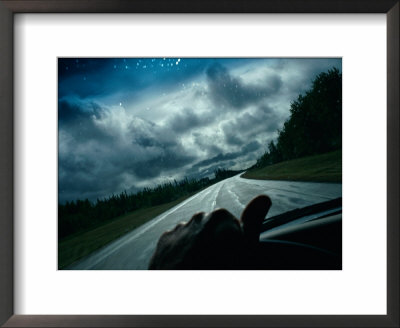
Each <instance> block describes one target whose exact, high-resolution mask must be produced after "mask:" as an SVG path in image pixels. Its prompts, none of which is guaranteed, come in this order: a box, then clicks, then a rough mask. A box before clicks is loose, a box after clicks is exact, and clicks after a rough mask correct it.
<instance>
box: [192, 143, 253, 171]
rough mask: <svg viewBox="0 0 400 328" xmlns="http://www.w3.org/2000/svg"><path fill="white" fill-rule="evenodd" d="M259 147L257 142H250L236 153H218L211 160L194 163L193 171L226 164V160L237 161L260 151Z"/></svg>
mask: <svg viewBox="0 0 400 328" xmlns="http://www.w3.org/2000/svg"><path fill="white" fill-rule="evenodd" d="M260 147H261V145H260V143H259V142H258V141H251V142H249V143H248V144H246V145H245V146H244V147H243V148H241V150H239V151H236V152H228V153H224V154H223V153H220V154H218V155H217V156H214V157H212V158H208V159H206V160H203V161H200V162H198V163H196V164H195V165H193V166H192V168H193V169H198V168H202V167H206V166H208V165H210V164H215V165H217V166H218V165H221V164H222V163H223V162H226V161H228V160H234V159H238V158H239V157H241V156H244V155H247V154H248V153H251V152H253V151H255V150H258V149H260Z"/></svg>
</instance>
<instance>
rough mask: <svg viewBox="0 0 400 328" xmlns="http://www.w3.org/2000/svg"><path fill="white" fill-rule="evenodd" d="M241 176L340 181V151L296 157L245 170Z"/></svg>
mask: <svg viewBox="0 0 400 328" xmlns="http://www.w3.org/2000/svg"><path fill="white" fill-rule="evenodd" d="M242 178H247V179H259V180H292V181H313V182H340V183H341V182H342V151H341V150H337V151H334V152H330V153H326V154H322V155H314V156H309V157H303V158H298V159H294V160H290V161H285V162H281V163H278V164H274V165H269V166H266V167H263V168H260V169H255V170H251V171H247V172H246V173H245V174H243V175H242Z"/></svg>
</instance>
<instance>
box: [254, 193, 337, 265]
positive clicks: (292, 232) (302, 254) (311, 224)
mask: <svg viewBox="0 0 400 328" xmlns="http://www.w3.org/2000/svg"><path fill="white" fill-rule="evenodd" d="M341 206H342V199H341V198H337V199H334V200H331V201H327V202H324V203H319V204H316V205H311V206H308V207H305V208H301V209H296V210H293V211H290V212H286V213H283V214H281V215H278V216H275V217H272V218H269V219H266V220H265V221H264V223H263V226H262V231H261V235H260V244H259V250H258V255H257V257H258V261H257V262H258V264H257V267H258V268H259V269H269V270H341V269H342V207H341Z"/></svg>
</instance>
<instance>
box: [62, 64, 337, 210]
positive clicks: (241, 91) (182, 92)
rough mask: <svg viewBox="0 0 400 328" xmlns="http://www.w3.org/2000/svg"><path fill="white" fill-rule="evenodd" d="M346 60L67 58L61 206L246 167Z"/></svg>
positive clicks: (63, 99) (63, 81)
mask: <svg viewBox="0 0 400 328" xmlns="http://www.w3.org/2000/svg"><path fill="white" fill-rule="evenodd" d="M332 67H337V68H338V69H339V70H340V71H341V68H342V67H341V59H337V58H336V59H288V58H285V59H259V58H243V59H239V58H230V59H226V58H218V59H213V58H201V59H199V58H125V59H124V58H109V59H108V58H107V59H105V58H96V59H94V58H90V59H89V58H60V59H59V61H58V78H59V79H58V83H59V84H58V129H59V130H58V131H59V134H58V136H59V140H58V143H59V148H58V151H59V152H58V166H59V202H60V203H64V202H65V201H70V200H76V199H85V198H88V199H89V200H92V201H95V200H96V199H97V198H103V197H108V196H110V195H112V194H113V193H115V194H117V193H120V192H122V191H124V190H126V191H127V192H136V191H138V190H141V189H143V188H144V187H154V186H156V185H157V184H159V183H163V182H166V181H168V180H173V179H176V180H181V179H183V178H184V177H188V178H191V177H194V178H201V177H206V176H208V177H212V176H213V172H214V170H215V169H217V168H225V169H245V168H247V167H249V166H251V165H253V164H254V163H255V161H256V159H257V158H258V157H259V156H260V155H262V154H263V153H264V152H265V150H266V149H267V144H268V142H269V141H271V140H275V138H276V136H277V129H278V128H281V127H282V124H283V122H284V121H285V120H286V119H287V118H288V117H289V114H290V112H289V109H290V103H291V101H293V100H295V99H296V98H297V97H298V95H299V94H300V93H302V92H305V91H306V90H307V89H309V88H310V87H311V82H312V80H313V79H314V77H315V76H316V75H317V74H319V73H321V72H323V71H327V70H328V69H330V68H332Z"/></svg>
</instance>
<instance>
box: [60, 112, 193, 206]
mask: <svg viewBox="0 0 400 328" xmlns="http://www.w3.org/2000/svg"><path fill="white" fill-rule="evenodd" d="M63 108H64V109H65V110H66V109H68V110H69V111H65V112H64V114H62V115H61V116H62V117H63V118H62V122H63V124H60V126H59V129H60V130H59V131H60V134H61V135H62V136H63V140H62V142H60V145H59V190H60V202H62V201H64V200H68V199H69V198H68V197H71V195H79V198H82V197H88V198H91V199H95V198H97V197H104V196H106V195H108V194H111V193H112V192H121V191H122V190H124V189H127V188H126V187H125V186H126V175H127V174H128V175H129V176H131V177H132V179H135V180H137V181H144V180H148V181H150V180H151V179H152V178H158V177H159V176H160V175H167V174H168V173H169V172H171V171H174V170H179V169H180V168H181V167H183V166H185V165H187V164H189V163H191V162H193V160H194V159H195V158H194V157H193V156H191V155H189V154H187V152H186V151H185V149H184V148H183V147H182V145H181V143H180V140H179V135H177V134H174V133H171V132H170V131H168V130H166V129H165V128H164V127H161V126H159V125H157V124H155V123H153V122H149V121H146V120H144V119H140V118H137V117H130V116H122V118H121V117H120V116H118V115H116V114H115V113H116V112H115V111H106V110H102V116H101V119H102V121H103V123H104V122H107V120H108V121H109V122H112V123H108V124H106V126H107V127H108V129H107V128H106V129H104V128H99V127H98V126H97V125H96V124H94V120H95V117H93V116H92V115H93V114H92V115H89V114H87V112H86V111H85V110H84V109H82V108H80V107H79V106H77V105H76V104H74V105H71V104H69V105H66V104H63ZM113 115H116V116H113ZM129 120H130V122H129ZM124 121H125V122H124ZM127 121H128V122H129V124H128V126H127V127H126V128H124V129H125V130H124V131H125V132H124V133H122V134H121V133H120V132H121V130H120V128H121V129H123V127H122V125H121V124H126V122H127ZM110 124H116V125H117V126H116V127H112V126H111V125H110ZM119 127H120V128H119ZM113 129H114V130H113ZM115 129H116V130H115ZM94 131H96V133H97V134H98V136H97V137H95V138H93V136H94ZM118 133H120V134H119V135H118ZM105 138H108V139H107V140H105ZM132 188H133V189H134V186H130V189H131V190H133V189H132ZM75 198H78V196H76V197H75ZM73 199H74V198H73Z"/></svg>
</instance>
